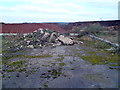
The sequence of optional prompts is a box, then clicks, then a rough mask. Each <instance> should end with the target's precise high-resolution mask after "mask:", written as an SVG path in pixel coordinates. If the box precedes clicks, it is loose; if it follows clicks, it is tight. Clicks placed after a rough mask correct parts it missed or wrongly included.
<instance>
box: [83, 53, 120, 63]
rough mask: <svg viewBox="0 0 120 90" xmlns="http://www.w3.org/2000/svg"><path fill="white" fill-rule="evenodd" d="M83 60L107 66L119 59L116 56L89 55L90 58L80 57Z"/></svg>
mask: <svg viewBox="0 0 120 90" xmlns="http://www.w3.org/2000/svg"><path fill="white" fill-rule="evenodd" d="M81 58H83V59H84V60H87V61H89V62H91V63H92V64H93V65H94V64H108V63H117V62H118V60H119V58H120V57H118V56H117V55H113V56H110V55H108V56H107V55H106V56H104V57H103V56H97V55H96V54H95V53H91V56H81Z"/></svg>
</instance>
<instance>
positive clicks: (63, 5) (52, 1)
mask: <svg viewBox="0 0 120 90" xmlns="http://www.w3.org/2000/svg"><path fill="white" fill-rule="evenodd" d="M118 1H119V0H0V17H1V18H0V22H6V23H18V22H20V23H21V22H77V21H95V20H117V19H118Z"/></svg>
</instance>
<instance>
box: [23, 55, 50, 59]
mask: <svg viewBox="0 0 120 90" xmlns="http://www.w3.org/2000/svg"><path fill="white" fill-rule="evenodd" d="M23 56H24V57H26V58H50V57H52V56H51V55H49V54H45V55H41V56H29V55H23Z"/></svg>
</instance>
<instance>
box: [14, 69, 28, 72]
mask: <svg viewBox="0 0 120 90" xmlns="http://www.w3.org/2000/svg"><path fill="white" fill-rule="evenodd" d="M16 71H19V72H23V71H26V68H22V69H18V70H16Z"/></svg>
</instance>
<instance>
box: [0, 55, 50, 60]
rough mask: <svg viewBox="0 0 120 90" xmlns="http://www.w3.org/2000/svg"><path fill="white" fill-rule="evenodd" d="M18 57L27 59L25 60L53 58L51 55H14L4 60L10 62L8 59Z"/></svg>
mask: <svg viewBox="0 0 120 90" xmlns="http://www.w3.org/2000/svg"><path fill="white" fill-rule="evenodd" d="M17 57H25V58H30V59H31V58H49V57H52V56H51V55H49V54H45V55H40V56H31V55H12V56H9V57H2V59H3V60H8V59H11V58H17Z"/></svg>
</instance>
